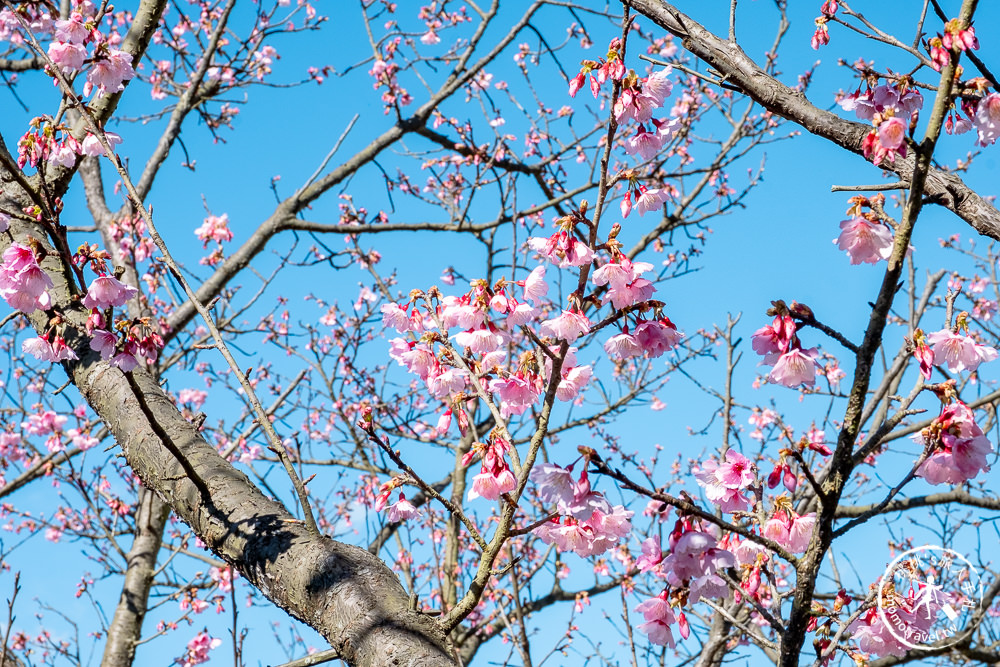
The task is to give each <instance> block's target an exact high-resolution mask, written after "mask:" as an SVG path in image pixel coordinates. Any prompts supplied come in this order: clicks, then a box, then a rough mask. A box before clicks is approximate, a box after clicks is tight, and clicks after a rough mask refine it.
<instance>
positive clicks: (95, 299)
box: [83, 275, 139, 310]
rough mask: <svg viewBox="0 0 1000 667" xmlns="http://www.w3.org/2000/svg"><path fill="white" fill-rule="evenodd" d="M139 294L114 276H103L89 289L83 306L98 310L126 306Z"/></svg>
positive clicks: (92, 283) (93, 282)
mask: <svg viewBox="0 0 1000 667" xmlns="http://www.w3.org/2000/svg"><path fill="white" fill-rule="evenodd" d="M138 293H139V291H138V290H137V289H136V288H134V287H131V286H129V285H126V284H124V283H123V282H121V281H120V280H118V279H117V278H115V277H114V276H108V275H102V276H98V277H97V278H95V279H94V280H93V281H92V282H91V283H90V286H88V287H87V296H85V297H83V305H84V306H85V307H86V308H97V309H98V310H103V309H105V308H114V307H118V306H124V305H125V304H126V303H128V301H129V300H130V299H133V298H135V296H136V294H138Z"/></svg>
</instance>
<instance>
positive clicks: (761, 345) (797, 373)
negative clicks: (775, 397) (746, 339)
mask: <svg viewBox="0 0 1000 667" xmlns="http://www.w3.org/2000/svg"><path fill="white" fill-rule="evenodd" d="M793 305H794V304H793ZM795 330H796V329H795V322H794V321H793V320H792V318H791V316H790V315H788V314H781V313H779V314H777V315H775V317H774V321H773V322H772V323H771V324H770V325H768V326H765V327H761V328H760V329H758V330H757V331H756V332H754V334H753V338H752V339H751V341H752V343H751V344H752V345H753V350H754V352H756V353H757V354H761V355H764V359H763V361H761V364H763V365H766V366H774V368H773V369H772V370H771V373H770V374H769V375H768V378H767V379H768V381H770V382H774V383H776V384H780V385H784V386H786V387H798V386H799V385H801V384H805V385H809V386H812V385H813V384H815V382H816V369H817V365H816V357H817V355H818V351H817V350H816V348H810V349H808V350H803V349H802V344H801V343H800V342H799V337H798V336H797V335H796V333H795Z"/></svg>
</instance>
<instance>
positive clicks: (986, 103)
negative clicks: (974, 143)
mask: <svg viewBox="0 0 1000 667" xmlns="http://www.w3.org/2000/svg"><path fill="white" fill-rule="evenodd" d="M972 126H973V127H975V128H976V131H977V132H978V133H979V145H980V146H989V145H990V144H992V143H994V142H996V140H997V137H998V136H1000V93H991V94H989V95H987V96H986V97H984V98H983V99H981V100H980V101H979V105H978V106H977V107H976V113H975V114H974V115H973V116H972Z"/></svg>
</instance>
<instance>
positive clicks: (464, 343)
mask: <svg viewBox="0 0 1000 667" xmlns="http://www.w3.org/2000/svg"><path fill="white" fill-rule="evenodd" d="M453 338H454V339H455V342H456V343H457V344H458V345H459V346H461V347H467V348H469V349H470V350H472V352H473V353H474V354H487V353H489V352H493V351H494V350H496V349H497V348H498V347H500V346H501V345H504V344H505V343H506V342H507V339H508V338H507V335H506V334H504V333H503V332H501V331H494V330H492V329H490V328H489V327H483V328H481V329H475V330H473V331H460V332H459V333H457V334H455V335H454V336H453Z"/></svg>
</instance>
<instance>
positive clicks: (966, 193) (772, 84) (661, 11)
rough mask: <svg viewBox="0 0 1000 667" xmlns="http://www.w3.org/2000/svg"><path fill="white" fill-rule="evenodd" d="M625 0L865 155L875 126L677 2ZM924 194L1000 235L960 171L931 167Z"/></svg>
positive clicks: (786, 110) (785, 110)
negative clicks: (841, 111) (815, 100)
mask: <svg viewBox="0 0 1000 667" xmlns="http://www.w3.org/2000/svg"><path fill="white" fill-rule="evenodd" d="M623 1H624V4H626V5H628V6H630V7H632V8H633V9H635V10H636V11H637V12H639V13H640V14H643V15H644V16H646V17H647V18H649V19H650V20H652V21H653V22H654V23H656V24H657V25H659V26H660V27H661V28H663V29H665V30H666V31H667V32H669V33H671V34H673V35H675V36H677V37H679V38H681V39H682V40H683V44H684V48H685V49H687V50H688V51H690V52H691V53H692V54H694V55H695V56H697V57H698V58H700V59H701V60H703V61H705V63H707V64H708V65H711V66H712V67H713V68H714V69H716V70H717V71H718V72H719V73H721V74H722V77H723V78H724V79H725V81H726V83H729V84H732V85H734V86H738V87H739V88H741V89H742V90H743V92H744V93H746V94H747V95H748V96H750V97H751V98H752V99H753V100H754V101H756V102H757V103H758V104H760V105H761V106H763V107H764V108H765V109H767V110H768V111H771V112H773V113H775V114H777V115H779V116H781V117H782V118H786V119H788V120H790V121H792V122H793V123H796V124H798V125H801V126H802V127H803V128H805V129H806V130H808V131H809V132H810V133H812V134H815V135H816V136H819V137H823V138H824V139H828V140H829V141H832V142H833V143H835V144H837V145H838V146H840V147H842V148H845V149H847V150H849V151H851V152H852V153H856V154H858V155H862V150H861V143H862V141H864V138H865V136H866V135H867V134H868V133H869V132H870V131H871V126H870V125H865V124H862V123H856V122H854V121H850V120H845V119H843V118H841V117H840V116H837V115H836V114H834V113H831V112H829V111H825V110H823V109H820V108H818V107H816V106H815V105H813V104H812V103H810V102H809V100H807V99H806V96H805V95H803V94H802V93H801V92H799V91H797V90H794V89H792V88H789V87H788V86H786V85H785V84H783V83H781V82H780V81H778V80H777V79H775V78H774V77H772V76H771V75H769V74H767V73H766V72H765V71H764V70H762V69H761V68H760V67H759V66H758V65H757V64H756V63H755V62H754V61H753V59H751V58H750V57H749V56H748V55H747V54H746V53H744V51H743V49H741V48H740V47H739V45H737V44H735V43H732V42H730V41H729V40H727V39H722V38H720V37H718V36H716V35H715V34H713V33H712V32H710V31H709V30H707V29H705V28H704V26H702V25H700V24H699V23H698V22H696V21H694V20H693V19H691V18H690V17H688V16H686V15H685V14H683V13H681V12H679V11H678V10H677V8H676V7H674V6H673V5H671V4H669V3H667V2H663V0H623ZM914 164H915V157H914V153H913V152H912V151H911V152H910V154H909V155H908V156H907V157H906V158H897V159H896V161H895V162H894V163H891V162H884V163H882V164H881V165H879V166H880V167H881V168H882V169H886V170H888V171H892V172H895V173H896V174H898V175H899V177H900V178H901V179H902V180H904V181H909V180H910V177H911V176H912V174H913V167H914ZM924 193H925V195H926V196H928V197H930V198H931V201H932V202H933V203H935V204H940V205H941V206H944V207H945V208H947V209H949V210H950V211H952V212H954V213H955V215H957V216H958V217H960V218H962V220H964V221H965V222H967V223H969V225H970V226H972V228H973V229H975V230H976V231H977V232H979V233H980V234H982V235H983V236H989V237H990V238H993V239H997V240H1000V211H998V210H997V209H996V207H994V206H993V205H992V204H991V203H989V202H988V201H986V200H985V199H983V198H982V197H980V196H979V195H978V194H976V193H975V192H973V191H972V189H971V188H969V187H968V186H967V185H966V184H965V183H964V182H963V181H962V179H961V178H959V177H958V176H957V175H955V174H949V173H946V172H943V171H940V170H938V169H931V170H930V172H929V173H928V174H927V182H926V184H925V186H924Z"/></svg>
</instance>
